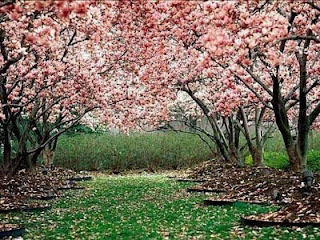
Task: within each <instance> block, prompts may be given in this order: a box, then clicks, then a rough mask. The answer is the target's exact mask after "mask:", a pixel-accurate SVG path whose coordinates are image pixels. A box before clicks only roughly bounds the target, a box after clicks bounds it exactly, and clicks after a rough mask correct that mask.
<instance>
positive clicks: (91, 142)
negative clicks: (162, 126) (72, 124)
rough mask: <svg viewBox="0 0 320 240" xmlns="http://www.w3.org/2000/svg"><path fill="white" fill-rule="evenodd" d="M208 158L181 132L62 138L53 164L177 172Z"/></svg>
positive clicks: (199, 145)
mask: <svg viewBox="0 0 320 240" xmlns="http://www.w3.org/2000/svg"><path fill="white" fill-rule="evenodd" d="M210 158H212V155H211V151H210V149H209V148H208V147H207V145H205V144H204V143H203V142H202V141H201V139H199V138H198V137H197V136H194V135H191V134H183V133H181V134H180V133H179V134H178V133H152V134H132V135H123V134H116V135H112V134H106V133H105V134H83V133H82V134H77V135H73V136H62V137H61V138H60V140H59V143H58V148H57V153H56V157H55V164H56V165H57V166H62V167H67V168H71V169H74V170H104V169H112V170H117V171H122V170H127V169H143V168H152V169H159V168H161V169H180V168H183V167H189V166H192V165H194V164H197V163H200V162H202V161H204V160H208V159H210Z"/></svg>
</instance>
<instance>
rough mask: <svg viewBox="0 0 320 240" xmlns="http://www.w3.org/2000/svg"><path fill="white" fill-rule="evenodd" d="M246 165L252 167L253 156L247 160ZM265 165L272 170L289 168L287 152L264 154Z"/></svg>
mask: <svg viewBox="0 0 320 240" xmlns="http://www.w3.org/2000/svg"><path fill="white" fill-rule="evenodd" d="M245 163H246V164H247V165H249V166H251V165H252V157H251V155H249V156H247V157H246V158H245ZM264 163H265V165H266V166H268V167H272V168H281V169H287V168H289V160H288V156H287V154H286V153H285V152H265V153H264Z"/></svg>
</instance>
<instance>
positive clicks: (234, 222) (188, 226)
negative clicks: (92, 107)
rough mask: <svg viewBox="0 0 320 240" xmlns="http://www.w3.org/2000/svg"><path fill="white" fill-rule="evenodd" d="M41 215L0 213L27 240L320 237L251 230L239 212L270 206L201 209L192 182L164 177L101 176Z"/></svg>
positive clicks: (318, 235)
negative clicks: (190, 189) (190, 188)
mask: <svg viewBox="0 0 320 240" xmlns="http://www.w3.org/2000/svg"><path fill="white" fill-rule="evenodd" d="M84 185H86V187H87V190H84V191H79V192H69V197H65V198H62V199H59V200H56V201H54V202H52V204H53V208H52V209H51V210H49V211H46V212H43V213H19V214H18V213H15V214H8V215H5V214H0V221H1V222H3V221H6V220H8V221H9V219H10V222H11V223H19V224H22V225H23V226H25V227H26V229H27V232H26V234H25V239H46V240H47V239H320V229H319V228H297V229H292V228H272V227H267V228H255V229H254V228H250V227H245V226H243V225H241V224H240V222H239V218H240V216H241V215H243V214H254V213H262V212H266V211H271V210H272V208H271V207H262V206H250V205H246V204H237V205H234V206H228V207H224V206H223V207H214V206H209V207H205V206H203V205H202V200H203V199H204V198H205V196H204V195H203V194H201V193H198V194H195V193H192V194H189V193H186V191H185V189H186V188H187V187H188V186H191V185H192V184H190V183H177V182H175V181H174V180H171V179H167V178H166V176H165V175H131V176H119V177H111V176H103V175H101V176H99V177H97V178H96V180H95V181H92V182H87V183H85V184H84Z"/></svg>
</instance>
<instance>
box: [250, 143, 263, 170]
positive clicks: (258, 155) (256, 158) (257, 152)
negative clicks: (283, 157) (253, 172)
mask: <svg viewBox="0 0 320 240" xmlns="http://www.w3.org/2000/svg"><path fill="white" fill-rule="evenodd" d="M250 153H251V156H252V162H253V166H263V165H264V161H263V160H264V159H263V149H261V148H259V147H255V148H253V149H251V150H250Z"/></svg>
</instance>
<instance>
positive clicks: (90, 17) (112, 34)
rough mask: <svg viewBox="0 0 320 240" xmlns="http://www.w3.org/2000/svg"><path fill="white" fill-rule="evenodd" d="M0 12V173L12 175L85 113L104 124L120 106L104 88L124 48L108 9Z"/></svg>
mask: <svg viewBox="0 0 320 240" xmlns="http://www.w3.org/2000/svg"><path fill="white" fill-rule="evenodd" d="M0 10H1V16H0V19H1V22H0V46H1V57H0V66H1V68H0V73H1V81H0V84H1V90H0V100H1V105H0V109H1V110H0V125H1V129H2V131H3V133H4V134H3V135H4V140H3V164H2V172H4V173H5V174H14V173H15V172H16V171H17V170H18V169H19V168H21V167H28V168H30V167H33V166H35V164H36V161H37V159H38V156H39V155H40V154H41V152H42V151H43V150H44V149H45V148H46V147H47V148H48V150H50V149H51V151H52V150H54V148H55V146H56V142H57V139H58V137H59V136H60V135H61V134H62V133H64V132H65V131H66V130H68V129H69V128H70V127H72V126H73V125H75V124H77V123H78V122H80V121H82V119H83V117H84V116H85V115H86V114H87V113H89V112H92V114H94V115H95V116H96V117H97V118H99V119H100V120H99V121H101V122H105V121H107V120H109V119H108V116H109V117H110V116H111V115H112V114H111V111H113V110H114V109H113V107H114V105H115V104H116V103H118V102H120V101H123V100H126V98H127V95H126V94H125V92H126V91H121V92H120V91H118V92H117V91H116V88H115V86H116V82H115V81H112V80H111V79H112V76H113V74H114V73H115V72H118V71H120V70H119V68H120V67H119V66H121V64H120V63H119V62H120V61H121V58H122V57H124V56H125V54H126V46H127V45H126V43H125V42H124V41H123V40H122V37H124V36H123V34H122V33H121V32H120V33H118V32H117V31H119V30H118V29H117V27H116V26H115V25H116V24H115V19H114V17H115V12H114V10H115V9H114V8H113V7H112V3H111V4H108V3H103V4H99V3H96V2H95V1H81V2H79V1H46V2H42V1H6V2H4V3H2V5H1V7H0ZM101 39H104V41H101ZM109 81H111V83H112V84H110V82H109ZM124 95H125V96H124ZM123 98H124V99H123ZM98 109H99V111H98ZM49 153H50V151H49ZM47 155H49V154H47Z"/></svg>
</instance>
